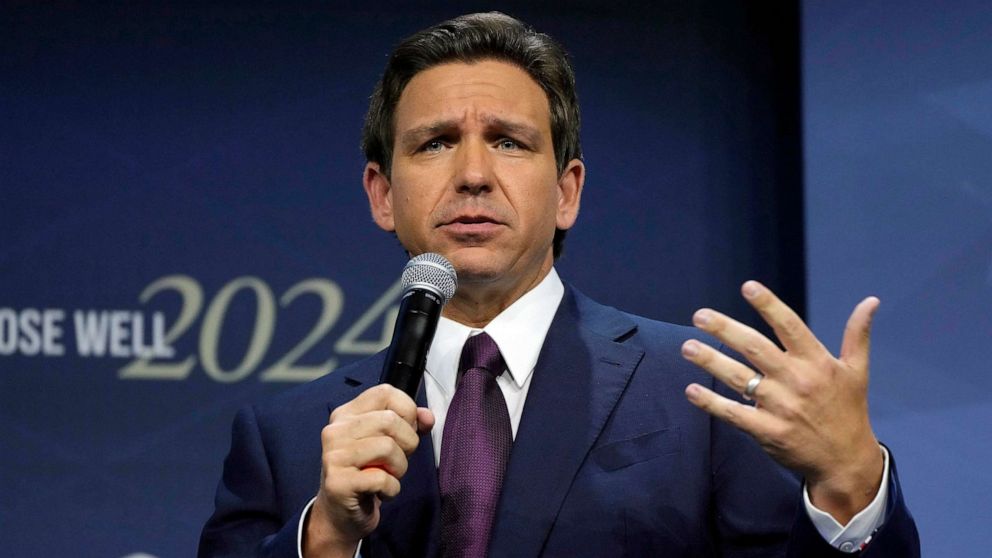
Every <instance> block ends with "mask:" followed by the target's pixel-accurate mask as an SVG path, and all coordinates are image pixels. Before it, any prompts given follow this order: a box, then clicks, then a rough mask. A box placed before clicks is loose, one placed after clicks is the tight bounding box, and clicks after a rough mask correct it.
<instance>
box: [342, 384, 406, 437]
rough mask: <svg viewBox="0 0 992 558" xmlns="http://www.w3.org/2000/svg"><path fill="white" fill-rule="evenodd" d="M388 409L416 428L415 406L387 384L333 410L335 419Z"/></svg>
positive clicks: (369, 390)
mask: <svg viewBox="0 0 992 558" xmlns="http://www.w3.org/2000/svg"><path fill="white" fill-rule="evenodd" d="M385 409H389V410H392V411H393V412H395V413H396V414H397V415H399V416H400V417H401V418H402V419H403V420H405V421H406V422H407V423H408V424H409V425H410V426H412V427H413V428H416V427H417V404H416V403H414V402H413V399H410V396H409V395H407V394H405V393H403V392H402V391H400V390H398V389H396V388H395V387H393V386H391V385H388V384H379V385H376V386H373V387H370V388H369V389H367V390H365V391H363V392H362V393H360V394H358V397H356V398H354V399H352V400H351V401H349V402H347V403H345V404H344V405H341V406H340V407H338V408H336V409H334V412H332V413H331V421H332V422H333V421H334V420H335V417H340V416H346V415H360V414H363V413H367V412H369V411H381V410H385Z"/></svg>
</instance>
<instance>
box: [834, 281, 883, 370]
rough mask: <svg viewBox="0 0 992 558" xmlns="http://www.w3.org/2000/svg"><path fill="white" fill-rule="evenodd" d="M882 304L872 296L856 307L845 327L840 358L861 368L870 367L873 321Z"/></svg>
mask: <svg viewBox="0 0 992 558" xmlns="http://www.w3.org/2000/svg"><path fill="white" fill-rule="evenodd" d="M879 304H881V301H879V300H878V299H877V298H875V297H873V296H870V297H868V298H866V299H864V300H862V301H861V302H860V303H858V305H857V306H855V307H854V311H853V312H851V317H850V318H848V319H847V326H845V327H844V341H843V342H842V343H841V346H840V359H841V360H843V361H844V362H846V363H848V364H850V365H851V366H853V367H855V368H859V369H867V368H868V353H869V349H870V346H871V323H872V319H873V318H874V317H875V312H876V311H877V310H878V306H879Z"/></svg>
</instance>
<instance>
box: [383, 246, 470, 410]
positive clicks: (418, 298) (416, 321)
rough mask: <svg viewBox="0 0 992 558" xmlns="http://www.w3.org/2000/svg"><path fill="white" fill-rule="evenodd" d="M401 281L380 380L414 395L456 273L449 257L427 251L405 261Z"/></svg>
mask: <svg viewBox="0 0 992 558" xmlns="http://www.w3.org/2000/svg"><path fill="white" fill-rule="evenodd" d="M401 281H402V284H403V297H402V299H401V300H400V311H399V314H398V315H397V316H396V324H395V326H394V327H393V339H392V341H390V342H389V350H388V351H387V352H386V362H385V363H384V364H383V365H382V374H381V375H380V376H379V383H380V384H389V385H391V386H393V387H396V388H398V389H400V390H402V391H403V392H404V393H406V394H407V395H409V396H410V398H411V399H416V397H417V392H418V391H419V390H420V384H421V381H422V380H423V377H424V367H425V366H426V365H427V351H428V350H429V349H430V346H431V341H433V340H434V332H435V331H437V322H438V320H439V319H440V318H441V307H443V306H444V305H445V303H447V302H448V301H449V300H451V297H452V296H454V295H455V289H456V288H457V287H458V277H457V275H456V274H455V268H454V267H453V266H452V265H451V263H450V262H449V261H448V260H446V259H445V258H444V257H443V256H441V255H439V254H434V253H430V252H428V253H426V254H421V255H419V256H417V257H415V258H413V259H411V260H410V261H409V262H407V264H406V267H404V268H403V276H402V278H401Z"/></svg>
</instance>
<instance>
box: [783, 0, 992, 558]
mask: <svg viewBox="0 0 992 558" xmlns="http://www.w3.org/2000/svg"><path fill="white" fill-rule="evenodd" d="M803 9H804V13H803V22H804V23H803V52H804V59H803V76H804V89H803V93H804V100H805V111H804V118H805V120H804V128H805V149H806V161H807V168H806V183H807V201H808V204H807V206H806V215H807V242H808V254H809V311H810V318H811V320H812V323H813V326H814V327H815V328H817V329H818V330H820V331H825V332H837V335H835V336H834V337H833V338H832V339H830V341H832V343H831V346H833V347H837V346H839V344H840V331H841V329H842V328H843V324H844V321H845V320H846V317H847V313H848V312H849V311H850V309H851V308H852V307H853V306H854V305H855V304H856V303H857V301H858V300H860V298H861V297H863V296H866V295H868V294H875V295H878V296H879V298H881V300H882V306H881V308H880V310H879V314H878V317H877V319H876V321H875V335H874V339H873V343H872V349H873V355H872V356H873V370H872V386H871V394H872V398H871V404H872V414H873V416H874V418H875V427H876V433H877V435H878V436H879V437H880V438H881V439H882V440H884V441H885V442H887V443H889V444H891V446H892V447H893V448H894V449H895V451H896V456H897V458H898V460H899V471H900V473H901V478H902V480H903V484H904V485H905V494H906V500H907V502H909V504H910V506H911V508H912V510H913V514H914V515H915V517H916V519H917V521H918V524H919V528H920V535H921V537H922V542H923V555H924V556H936V557H944V556H947V557H974V558H980V557H984V556H988V555H989V548H992V531H990V530H989V528H988V527H989V521H988V510H989V502H992V483H990V482H989V464H990V463H992V446H990V445H989V440H990V439H992V396H990V395H989V394H990V392H992V375H990V374H989V372H990V370H992V365H990V362H992V182H990V177H992V43H990V42H989V40H988V39H989V37H990V33H992V13H990V12H989V10H988V4H987V3H986V2H977V1H957V2H950V3H941V4H939V5H938V4H936V3H932V2H926V1H921V0H912V1H900V2H872V3H867V4H866V3H863V2H804V4H803Z"/></svg>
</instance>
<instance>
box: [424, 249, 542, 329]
mask: <svg viewBox="0 0 992 558" xmlns="http://www.w3.org/2000/svg"><path fill="white" fill-rule="evenodd" d="M552 264H553V261H551V262H548V264H547V265H546V266H542V267H541V269H540V271H539V272H538V273H537V274H535V275H534V276H533V277H531V278H530V279H529V280H527V281H520V282H518V283H517V284H515V285H512V286H510V287H509V288H507V287H505V286H502V285H500V284H498V283H494V282H482V283H473V282H465V283H460V284H459V285H458V290H457V291H456V292H455V296H454V297H453V298H452V299H451V301H449V302H448V304H447V305H445V307H444V310H443V312H442V314H443V315H444V317H446V318H448V319H449V320H454V321H456V322H458V323H460V324H463V325H466V326H469V327H472V328H478V329H482V328H484V327H486V325H488V324H489V322H491V321H493V318H495V317H496V316H498V315H499V314H500V313H501V312H502V311H503V310H506V309H507V308H509V307H510V305H512V304H513V303H514V302H516V301H517V300H519V299H520V297H522V296H524V295H525V294H527V293H528V292H530V291H531V289H533V288H534V287H536V286H537V285H539V284H540V283H541V281H543V280H544V278H545V277H547V276H548V273H549V272H550V271H551V267H552Z"/></svg>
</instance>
